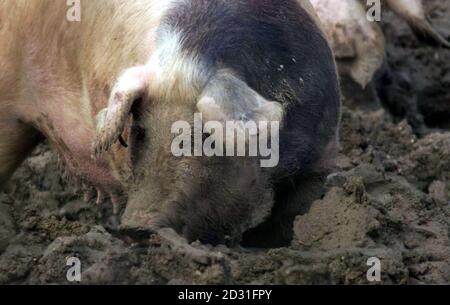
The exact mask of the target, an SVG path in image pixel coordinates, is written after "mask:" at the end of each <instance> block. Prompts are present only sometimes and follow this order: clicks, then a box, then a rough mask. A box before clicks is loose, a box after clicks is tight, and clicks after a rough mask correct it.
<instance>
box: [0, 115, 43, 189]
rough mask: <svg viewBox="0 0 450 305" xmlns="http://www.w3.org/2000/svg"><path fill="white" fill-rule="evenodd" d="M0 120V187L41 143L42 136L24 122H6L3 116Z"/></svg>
mask: <svg viewBox="0 0 450 305" xmlns="http://www.w3.org/2000/svg"><path fill="white" fill-rule="evenodd" d="M8 120H11V119H10V118H9V119H8ZM2 121H3V122H2ZM0 122H1V123H0V187H2V186H3V185H4V183H5V182H7V181H8V179H9V178H10V177H11V175H12V174H13V173H14V171H15V170H16V168H17V167H18V166H19V165H20V164H21V163H22V161H23V160H24V159H25V158H26V157H27V156H28V154H29V153H30V152H31V150H32V149H33V148H34V147H35V146H36V145H37V144H38V143H39V140H40V138H41V137H40V134H39V133H38V132H37V131H36V130H35V129H34V128H32V127H30V126H28V125H25V124H23V123H20V122H17V121H16V122H5V120H2V118H0Z"/></svg>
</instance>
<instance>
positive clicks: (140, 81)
mask: <svg viewBox="0 0 450 305" xmlns="http://www.w3.org/2000/svg"><path fill="white" fill-rule="evenodd" d="M146 71H147V69H146V68H145V67H144V66H142V67H133V68H130V69H128V70H126V71H125V72H124V73H123V74H122V75H121V76H120V77H119V79H118V81H117V83H116V84H115V86H114V87H113V90H112V92H111V96H110V98H109V101H108V107H107V108H105V109H103V110H102V111H100V112H99V113H98V115H97V120H96V121H97V122H96V123H97V130H96V135H95V140H94V144H93V148H92V150H93V155H94V156H98V155H100V154H102V153H103V152H105V151H108V150H109V149H110V148H111V146H112V145H113V144H114V143H116V142H117V141H118V139H119V137H120V136H121V135H122V133H123V131H124V129H125V124H126V122H127V119H128V116H129V115H130V112H131V108H132V106H133V104H134V102H135V101H136V100H137V99H139V98H140V97H142V96H143V95H144V94H145V92H146V89H147V88H148V86H147V85H148V77H147V74H146Z"/></svg>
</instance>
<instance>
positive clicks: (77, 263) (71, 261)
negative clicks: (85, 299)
mask: <svg viewBox="0 0 450 305" xmlns="http://www.w3.org/2000/svg"><path fill="white" fill-rule="evenodd" d="M66 266H68V267H70V268H69V269H68V270H67V273H66V278H67V281H69V282H71V283H76V282H78V283H79V282H81V260H80V259H79V258H77V257H68V258H67V259H66Z"/></svg>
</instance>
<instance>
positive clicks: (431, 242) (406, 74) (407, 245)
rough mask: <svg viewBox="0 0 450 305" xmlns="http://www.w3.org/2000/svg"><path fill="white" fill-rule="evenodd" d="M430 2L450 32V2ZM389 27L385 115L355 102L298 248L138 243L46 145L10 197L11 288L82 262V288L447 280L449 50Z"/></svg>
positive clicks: (5, 214) (172, 239)
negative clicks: (377, 277) (373, 274)
mask: <svg viewBox="0 0 450 305" xmlns="http://www.w3.org/2000/svg"><path fill="white" fill-rule="evenodd" d="M426 2H427V3H426V5H427V6H428V9H429V11H430V13H431V17H432V19H433V22H434V24H435V25H436V26H437V27H438V28H440V29H441V30H443V34H444V35H446V36H447V37H449V36H450V32H449V31H450V24H449V22H450V21H449V20H450V19H449V18H448V16H450V3H449V2H448V1H439V0H433V1H426ZM385 18H386V21H390V22H391V23H389V24H385V25H384V27H385V30H386V33H387V40H388V42H390V44H389V46H388V59H389V67H390V72H389V73H388V75H387V76H386V75H385V78H387V81H386V79H385V80H384V84H383V86H382V88H381V90H380V88H379V93H380V99H381V104H382V105H383V106H384V107H383V108H381V107H380V105H377V106H376V107H368V108H367V107H358V103H356V105H355V102H354V100H355V99H354V98H358V99H361V96H359V95H358V96H356V93H355V96H347V97H346V101H345V104H346V105H348V106H349V108H344V111H343V122H342V130H341V152H340V154H339V158H338V168H337V170H336V172H335V173H334V174H332V175H330V176H329V177H328V179H327V182H326V184H327V185H326V186H327V190H326V193H325V194H324V196H323V197H322V199H320V200H318V201H315V202H314V203H312V205H311V208H310V209H309V211H307V212H306V213H305V214H304V215H299V216H298V217H297V219H296V221H295V224H294V228H293V230H294V236H295V237H294V239H293V241H292V244H291V246H289V247H286V248H280V249H269V250H262V249H228V248H226V247H215V248H213V247H209V246H207V245H201V244H198V243H194V244H187V243H186V242H185V241H184V240H183V239H181V238H180V237H178V236H177V235H176V234H175V233H174V232H172V231H171V230H165V231H162V232H160V233H159V234H155V235H153V236H150V237H147V236H143V237H141V238H140V239H139V240H138V241H139V243H137V242H136V239H130V238H129V237H127V236H123V235H121V234H119V233H118V232H115V231H114V230H112V229H111V228H112V227H113V226H110V225H109V223H110V222H111V219H108V218H107V217H106V218H105V217H103V216H102V215H99V211H98V208H97V206H96V205H95V203H94V202H91V201H89V200H88V202H85V200H84V198H83V195H82V193H83V192H82V191H81V189H83V186H74V184H73V183H71V182H68V181H67V179H65V178H62V176H61V175H60V172H59V170H58V166H57V164H58V162H57V159H56V157H55V156H54V155H53V153H51V152H50V151H49V150H48V148H47V147H46V146H45V145H43V146H41V147H39V149H38V150H37V151H36V152H35V153H34V154H33V155H32V156H31V157H30V158H29V159H28V160H27V161H26V162H25V163H24V165H23V166H22V167H21V168H20V170H19V171H18V172H17V173H16V174H15V176H14V177H13V179H12V180H11V182H10V183H9V185H8V186H7V188H6V190H5V191H4V192H2V193H0V284H13V283H18V284H49V283H60V284H69V282H68V281H67V278H66V273H67V270H68V268H69V267H68V266H67V259H68V258H69V257H78V258H79V259H80V261H81V262H82V271H83V274H82V283H83V284H235V283H242V284H327V283H328V284H354V283H358V284H366V283H368V281H367V277H366V273H367V271H368V268H369V267H368V266H367V262H368V259H369V258H373V257H375V258H378V259H379V260H380V261H381V275H382V283H383V284H390V283H395V284H400V283H401V284H414V283H450V240H449V236H450V132H449V129H448V128H449V127H450V119H449V118H450V116H449V115H448V114H449V113H448V110H449V109H448V105H450V100H449V95H448V93H449V90H448V88H450V51H448V50H441V49H435V48H432V47H427V46H423V45H422V44H420V43H419V42H418V41H417V40H415V39H414V38H413V36H412V33H411V31H410V29H409V28H408V27H407V25H406V24H404V23H403V22H402V21H401V20H397V19H395V18H394V17H393V16H392V15H389V14H388V15H386V16H385ZM445 31H447V32H445ZM363 97H364V98H367V96H365V95H364V96H363ZM375 104H376V103H375ZM87 199H89V198H87Z"/></svg>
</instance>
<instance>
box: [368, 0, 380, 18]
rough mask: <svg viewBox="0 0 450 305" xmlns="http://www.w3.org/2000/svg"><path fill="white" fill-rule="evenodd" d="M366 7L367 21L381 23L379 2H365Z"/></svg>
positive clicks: (371, 0) (369, 0)
mask: <svg viewBox="0 0 450 305" xmlns="http://www.w3.org/2000/svg"><path fill="white" fill-rule="evenodd" d="M366 6H367V8H368V10H367V14H366V17H367V20H369V21H370V22H380V21H381V0H367V2H366Z"/></svg>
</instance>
